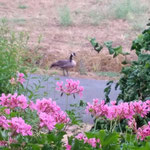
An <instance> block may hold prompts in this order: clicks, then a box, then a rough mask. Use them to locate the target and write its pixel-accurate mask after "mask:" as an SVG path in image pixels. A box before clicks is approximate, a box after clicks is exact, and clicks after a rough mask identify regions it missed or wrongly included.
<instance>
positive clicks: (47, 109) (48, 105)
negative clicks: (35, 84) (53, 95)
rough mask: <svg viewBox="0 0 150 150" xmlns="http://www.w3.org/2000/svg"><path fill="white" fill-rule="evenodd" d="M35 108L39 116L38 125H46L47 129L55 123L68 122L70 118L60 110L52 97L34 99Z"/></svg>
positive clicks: (50, 128)
mask: <svg viewBox="0 0 150 150" xmlns="http://www.w3.org/2000/svg"><path fill="white" fill-rule="evenodd" d="M35 109H36V110H37V111H38V114H39V117H40V126H41V127H43V126H47V127H48V128H49V130H52V129H53V128H54V126H55V124H56V123H68V122H69V120H70V119H69V118H68V116H67V114H66V112H64V111H62V110H61V109H60V107H59V106H58V105H57V104H56V102H55V101H52V99H45V98H43V99H42V100H39V99H38V100H36V104H35ZM42 116H43V117H44V118H42ZM48 118H49V120H48ZM50 122H51V124H50ZM48 123H49V125H48Z"/></svg>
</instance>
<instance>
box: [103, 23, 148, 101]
mask: <svg viewBox="0 0 150 150" xmlns="http://www.w3.org/2000/svg"><path fill="white" fill-rule="evenodd" d="M148 25H149V24H148ZM131 50H135V52H136V54H137V56H138V60H137V61H133V62H132V63H131V65H130V66H127V67H123V69H122V71H121V74H122V77H121V78H120V80H119V81H118V82H117V84H116V89H118V88H119V89H120V93H119V95H118V97H117V100H118V101H119V100H123V101H126V102H129V101H133V100H139V99H141V100H142V101H144V100H146V99H148V98H149V97H150V86H149V83H150V54H149V53H147V51H150V27H149V28H147V29H146V30H144V31H143V32H142V34H141V35H139V36H138V38H137V39H135V40H134V41H133V42H132V47H131ZM110 90H111V86H110V85H107V87H106V89H105V91H104V92H105V96H106V99H107V101H109V100H110V99H109V96H108V95H109V93H110Z"/></svg>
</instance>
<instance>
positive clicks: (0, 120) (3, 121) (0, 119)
mask: <svg viewBox="0 0 150 150" xmlns="http://www.w3.org/2000/svg"><path fill="white" fill-rule="evenodd" d="M0 127H2V128H4V129H6V130H7V129H8V128H9V125H8V120H7V118H6V117H5V116H0Z"/></svg>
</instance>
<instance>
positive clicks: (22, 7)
mask: <svg viewBox="0 0 150 150" xmlns="http://www.w3.org/2000/svg"><path fill="white" fill-rule="evenodd" d="M18 8H19V9H26V8H27V6H26V5H19V6H18Z"/></svg>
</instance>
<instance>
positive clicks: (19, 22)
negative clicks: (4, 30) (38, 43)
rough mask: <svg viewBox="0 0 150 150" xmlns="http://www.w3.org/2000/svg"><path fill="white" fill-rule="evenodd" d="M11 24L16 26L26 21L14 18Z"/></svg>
mask: <svg viewBox="0 0 150 150" xmlns="http://www.w3.org/2000/svg"><path fill="white" fill-rule="evenodd" d="M11 22H13V23H17V24H24V23H25V22H26V19H24V18H14V19H12V20H11Z"/></svg>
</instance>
